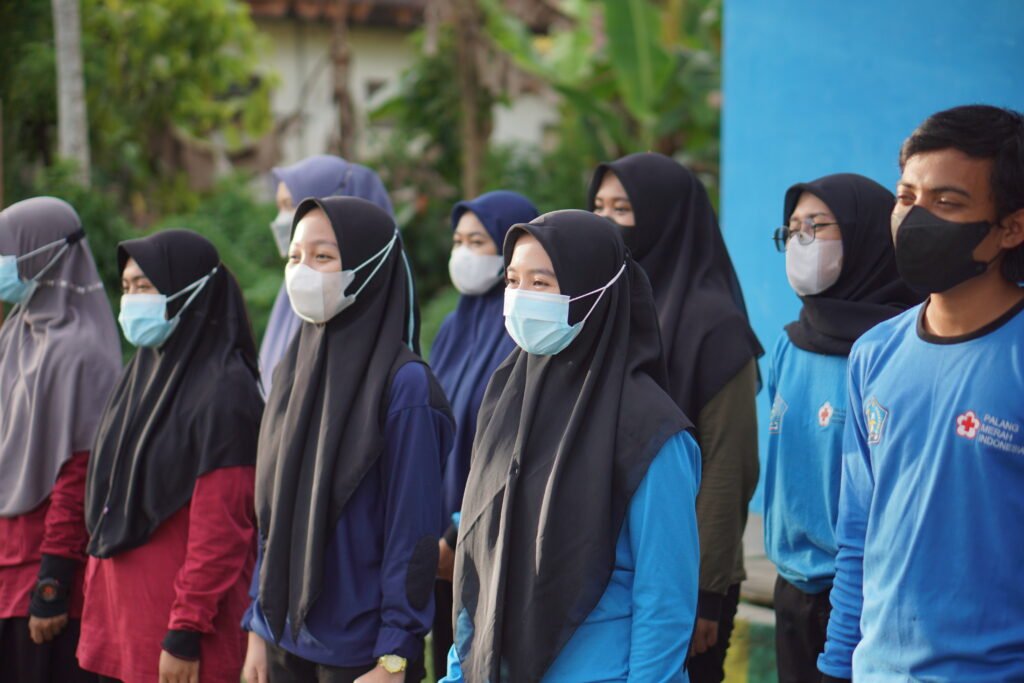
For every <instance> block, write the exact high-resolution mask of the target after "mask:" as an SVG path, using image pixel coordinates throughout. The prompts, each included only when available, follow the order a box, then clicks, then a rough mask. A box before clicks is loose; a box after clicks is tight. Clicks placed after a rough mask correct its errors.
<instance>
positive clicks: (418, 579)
mask: <svg viewBox="0 0 1024 683" xmlns="http://www.w3.org/2000/svg"><path fill="white" fill-rule="evenodd" d="M424 371H426V370H425V368H424ZM400 372H401V371H400ZM392 405H393V412H391V413H390V414H389V415H388V418H387V423H386V425H385V431H384V433H385V434H386V435H387V436H386V444H385V449H384V454H383V456H382V458H381V474H382V477H383V486H384V499H385V503H384V504H385V520H384V557H383V560H382V563H381V593H382V595H381V621H382V625H381V628H380V631H379V632H378V634H377V643H376V645H375V646H374V650H373V656H374V657H380V656H383V655H387V654H394V655H398V656H400V657H405V658H406V659H410V660H411V659H416V658H418V657H420V656H421V655H422V654H423V638H424V636H425V635H426V634H427V632H428V631H429V630H430V628H431V626H432V624H433V619H434V601H433V591H434V579H435V577H436V576H437V561H438V547H437V539H438V536H439V535H440V533H441V528H442V519H441V516H442V512H441V473H442V463H443V462H444V455H445V454H446V453H447V452H448V449H449V448H450V446H451V442H452V424H451V421H450V420H449V418H448V417H447V416H446V415H444V414H443V413H441V412H439V411H437V410H435V409H434V408H432V407H430V406H429V405H426V404H425V403H420V404H419V405H408V404H407V407H404V408H398V407H397V406H395V405H394V404H392ZM395 408H397V409H395Z"/></svg>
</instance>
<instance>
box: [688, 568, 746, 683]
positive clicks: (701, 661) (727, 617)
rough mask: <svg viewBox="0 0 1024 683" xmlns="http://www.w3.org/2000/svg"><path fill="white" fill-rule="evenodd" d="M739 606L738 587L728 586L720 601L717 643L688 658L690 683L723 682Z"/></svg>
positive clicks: (734, 585)
mask: <svg viewBox="0 0 1024 683" xmlns="http://www.w3.org/2000/svg"><path fill="white" fill-rule="evenodd" d="M739 604H740V585H739V584H738V583H736V584H733V585H732V586H729V590H728V592H727V593H726V594H725V600H723V601H722V618H721V620H720V621H719V622H718V642H717V643H715V646H714V647H713V648H711V649H710V650H708V651H707V652H703V653H701V654H699V655H695V656H693V657H690V660H689V661H688V662H687V664H686V668H687V670H689V672H690V683H722V681H723V680H725V654H726V652H728V650H729V639H730V638H731V637H732V627H733V625H734V624H735V623H736V609H737V608H738V607H739Z"/></svg>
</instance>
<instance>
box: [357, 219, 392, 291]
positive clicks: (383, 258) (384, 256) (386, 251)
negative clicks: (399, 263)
mask: <svg viewBox="0 0 1024 683" xmlns="http://www.w3.org/2000/svg"><path fill="white" fill-rule="evenodd" d="M397 239H398V233H397V232H396V233H395V235H394V236H393V237H392V238H391V241H390V242H388V243H387V244H386V245H385V246H384V248H383V249H381V250H380V251H378V252H377V253H376V254H374V255H373V256H371V257H370V258H368V259H366V260H365V261H363V262H362V263H361V264H360V265H358V266H356V267H355V268H353V269H352V272H353V273H358V272H359V271H360V270H362V269H363V268H365V267H366V266H367V265H369V264H370V263H373V260H374V259H376V258H378V257H379V258H380V261H379V262H378V263H377V265H376V266H375V267H374V269H373V270H371V271H370V274H369V275H367V276H366V279H365V280H363V284H361V285H359V289H357V290H356V291H355V294H353V295H352V296H355V297H358V296H359V294H360V293H361V292H362V291H363V290H364V289H365V288H366V285H368V284H370V281H371V280H372V279H373V276H374V275H376V274H377V271H378V270H380V269H381V266H383V265H384V262H385V261H386V260H387V256H388V254H389V253H390V252H391V248H392V247H394V246H395V240H397Z"/></svg>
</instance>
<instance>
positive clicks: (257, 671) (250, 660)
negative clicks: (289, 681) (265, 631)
mask: <svg viewBox="0 0 1024 683" xmlns="http://www.w3.org/2000/svg"><path fill="white" fill-rule="evenodd" d="M242 677H243V678H245V683H268V681H269V679H268V678H267V642H266V641H265V640H263V639H262V638H260V637H259V636H258V635H256V634H255V633H253V632H252V631H249V647H248V648H246V650H245V664H244V665H243V666H242Z"/></svg>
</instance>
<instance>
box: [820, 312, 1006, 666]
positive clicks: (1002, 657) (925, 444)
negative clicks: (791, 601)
mask: <svg viewBox="0 0 1024 683" xmlns="http://www.w3.org/2000/svg"><path fill="white" fill-rule="evenodd" d="M922 310H923V309H922V307H921V306H918V307H915V308H913V309H911V310H910V311H908V312H906V313H904V314H902V315H900V316H898V317H896V318H893V319H892V320H890V321H887V322H885V323H882V324H881V325H878V326H877V327H875V328H873V329H872V330H870V331H869V332H868V333H867V334H865V335H864V336H863V337H862V338H861V339H860V340H859V341H858V342H857V343H856V344H855V345H854V348H853V352H852V353H851V356H850V378H849V384H850V406H851V410H850V415H849V419H848V421H847V427H846V433H845V437H844V442H843V478H842V488H841V493H840V496H839V521H838V525H837V529H836V531H837V537H838V541H839V555H838V559H837V572H836V578H835V584H834V586H833V589H832V595H831V599H832V617H831V620H830V622H829V627H828V641H827V643H826V646H825V652H824V654H822V655H821V657H820V658H819V660H818V667H819V668H820V669H821V671H823V672H825V673H827V674H829V675H831V676H836V677H842V678H849V677H850V676H851V673H852V676H853V678H854V680H857V679H859V680H863V681H883V682H884V681H907V680H944V681H971V682H972V683H984V682H986V681H1020V680H1024V580H1021V567H1022V566H1024V542H1022V538H1024V314H1022V313H1021V311H1022V310H1024V302H1022V304H1021V305H1019V306H1017V307H1015V309H1014V310H1012V311H1010V312H1009V313H1008V314H1007V315H1006V316H1003V318H1001V319H1000V320H998V321H996V322H995V323H993V324H992V325H989V326H987V327H986V328H985V329H983V330H980V331H979V332H978V333H976V334H973V335H968V336H966V337H963V338H959V339H951V338H944V339H937V338H934V337H932V336H931V335H929V334H928V333H927V332H926V331H925V330H924V329H923V326H922V325H920V323H919V317H920V316H921V313H922Z"/></svg>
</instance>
